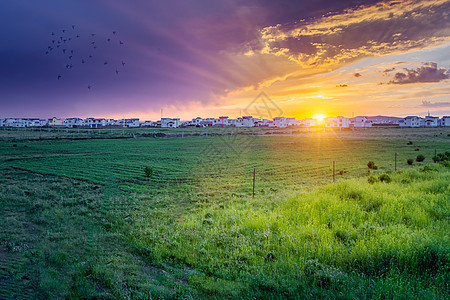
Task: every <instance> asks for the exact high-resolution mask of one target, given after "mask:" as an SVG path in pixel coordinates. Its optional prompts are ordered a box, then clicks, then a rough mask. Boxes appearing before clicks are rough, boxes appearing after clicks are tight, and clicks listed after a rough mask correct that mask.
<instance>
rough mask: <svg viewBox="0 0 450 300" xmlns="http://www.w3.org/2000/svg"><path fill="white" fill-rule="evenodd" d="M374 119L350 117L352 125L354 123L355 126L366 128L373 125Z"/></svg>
mask: <svg viewBox="0 0 450 300" xmlns="http://www.w3.org/2000/svg"><path fill="white" fill-rule="evenodd" d="M372 123H373V122H372V121H369V120H368V119H367V117H363V116H358V117H355V118H351V119H350V126H352V125H353V127H355V128H366V127H372Z"/></svg>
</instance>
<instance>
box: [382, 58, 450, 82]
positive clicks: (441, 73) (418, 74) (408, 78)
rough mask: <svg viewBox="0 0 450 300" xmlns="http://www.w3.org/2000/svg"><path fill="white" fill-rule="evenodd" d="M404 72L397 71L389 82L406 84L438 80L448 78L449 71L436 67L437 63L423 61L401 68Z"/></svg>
mask: <svg viewBox="0 0 450 300" xmlns="http://www.w3.org/2000/svg"><path fill="white" fill-rule="evenodd" d="M403 70H404V71H405V72H406V73H402V72H397V73H395V75H394V79H393V80H391V81H389V84H408V83H419V82H439V81H442V80H445V79H449V78H450V72H449V71H447V70H446V69H445V68H439V69H438V68H437V63H434V62H430V63H425V64H424V65H423V66H421V67H419V68H417V69H416V70H414V69H407V68H403Z"/></svg>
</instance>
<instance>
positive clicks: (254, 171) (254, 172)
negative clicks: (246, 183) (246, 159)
mask: <svg viewBox="0 0 450 300" xmlns="http://www.w3.org/2000/svg"><path fill="white" fill-rule="evenodd" d="M255 178H256V168H253V195H252V198H255Z"/></svg>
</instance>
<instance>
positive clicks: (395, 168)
mask: <svg viewBox="0 0 450 300" xmlns="http://www.w3.org/2000/svg"><path fill="white" fill-rule="evenodd" d="M394 171H397V152H395V163H394Z"/></svg>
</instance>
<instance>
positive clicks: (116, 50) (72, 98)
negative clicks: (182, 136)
mask: <svg viewBox="0 0 450 300" xmlns="http://www.w3.org/2000/svg"><path fill="white" fill-rule="evenodd" d="M438 2H439V1H438ZM440 2H442V1H440ZM444 2H445V1H444ZM376 3H377V1H330V0H329V1H324V0H313V1H309V0H308V1H287V0H281V1H269V0H260V1H257V0H226V1H225V0H218V1H208V0H191V1H189V0H168V1H150V0H146V1H144V0H128V1H123V0H102V1H95V0H93V1H80V0H72V1H70V0H68V1H62V0H42V1H34V0H23V1H6V0H0V28H1V29H0V32H1V36H2V40H1V43H0V105H1V109H0V117H52V116H58V117H70V116H80V117H89V116H103V117H107V116H115V117H117V116H122V115H123V116H137V117H141V118H145V117H149V118H150V117H151V118H152V119H154V118H156V116H158V115H159V112H160V109H161V108H164V109H165V110H166V111H168V112H170V113H172V114H173V116H175V115H178V116H179V115H182V116H185V115H191V114H199V113H201V112H202V109H201V107H211V106H215V107H219V108H220V107H222V106H223V107H224V108H223V110H224V111H225V113H226V112H227V111H226V106H227V105H230V103H229V102H227V101H228V100H227V101H226V103H224V102H223V101H224V99H228V98H227V97H228V96H229V95H230V94H232V95H235V94H236V93H238V92H236V91H239V90H240V89H245V88H247V87H249V86H252V87H253V88H254V89H258V88H255V87H256V86H260V85H262V86H267V85H264V84H263V82H265V81H266V80H272V79H273V78H278V77H283V76H287V75H288V74H292V65H293V64H294V62H295V63H298V64H297V65H296V66H294V68H298V69H301V70H304V69H306V68H305V66H304V65H302V64H303V63H304V62H303V61H296V59H297V57H306V56H307V55H309V56H314V59H315V60H316V62H318V63H323V61H327V59H328V58H330V57H334V58H335V57H336V56H337V52H336V51H337V50H333V51H334V52H333V51H331V50H327V51H328V52H327V53H326V54H325V57H320V56H318V55H316V54H318V53H319V50H318V46H317V45H318V43H325V42H327V43H329V44H333V43H334V44H336V43H337V41H334V40H333V38H331V39H327V37H324V36H320V34H319V33H317V34H313V35H310V36H303V37H302V38H301V39H298V37H297V36H292V37H290V38H288V39H285V38H281V39H280V32H283V34H285V33H288V32H290V31H291V29H292V28H294V29H295V28H297V26H299V25H298V24H299V22H310V23H311V24H312V23H313V22H315V21H316V20H321V19H323V18H324V15H327V14H328V13H330V12H331V13H333V15H339V14H345V13H346V11H347V9H351V8H353V9H356V8H357V7H362V6H361V5H365V6H363V7H371V6H373V5H375V4H376ZM441 4H442V3H441ZM443 7H447V8H448V6H443ZM301 20H305V21H301ZM442 22H443V21H442V20H441V21H436V24H435V26H431V25H429V26H428V28H427V30H428V31H423V32H422V33H423V35H424V36H426V35H430V34H431V35H434V34H436V36H438V37H442V36H444V37H447V36H448V30H447V29H448V20H447V21H444V23H442ZM404 23H405V24H399V23H398V20H397V25H394V24H391V23H383V22H378V23H376V24H370V23H367V24H357V25H355V26H353V27H350V26H349V27H348V31H349V32H350V34H348V35H346V36H345V39H344V40H342V41H341V40H339V42H340V43H343V44H344V46H349V47H350V48H352V49H353V48H356V47H361V45H363V44H366V43H367V40H366V39H364V38H361V35H365V34H367V30H368V28H370V26H376V27H375V28H377V29H378V30H380V32H379V34H378V35H377V36H376V37H375V38H374V39H379V40H383V39H385V37H383V34H385V33H386V31H388V29H387V28H389V26H400V27H402V26H405V27H406V26H407V27H408V28H409V27H410V26H409V24H406V23H408V22H407V21H405V22H404ZM277 24H280V25H279V26H280V27H277V29H276V30H275V29H271V28H273V26H276V25H277ZM72 25H74V28H72ZM442 26H444V29H445V30H447V31H446V32H444V33H442V32H441V33H437V29H436V28H438V27H439V28H441V27H442ZM425 27H427V25H425ZM63 30H64V31H65V32H63ZM410 30H411V31H414V30H415V29H414V28H411V29H410ZM113 32H115V34H113ZM264 32H265V33H268V34H269V35H270V36H271V37H273V39H271V40H270V42H268V43H267V42H266V40H264V38H266V37H267V35H266V36H264V34H263V33H264ZM52 33H54V35H52ZM389 33H390V32H389ZM92 34H95V36H93V35H92ZM404 34H408V35H412V33H407V32H405V33H404ZM77 35H78V36H79V37H77ZM69 38H70V40H69ZM420 38H421V36H420V35H417V36H415V37H414V38H411V40H414V39H415V40H420ZM108 39H110V40H109V41H108ZM64 40H65V41H64ZM386 41H387V42H389V43H393V42H394V39H389V40H386ZM58 42H59V44H58ZM120 42H123V44H121V43H120ZM264 45H266V46H268V47H269V48H267V47H266V48H264V47H263V46H264ZM49 46H50V47H51V49H50V48H48V47H49ZM57 46H59V47H57ZM94 47H96V48H95V49H94ZM414 47H416V48H417V46H414ZM414 47H413V48H414ZM419 48H420V47H419ZM64 49H65V50H64ZM267 49H268V50H267ZM279 49H289V51H290V52H289V53H291V54H292V55H291V56H289V55H285V56H283V55H282V54H280V53H281V52H278V51H279ZM327 49H328V48H327ZM358 49H360V48H358ZM47 51H48V52H49V53H48V54H46V52H47ZM71 51H73V53H72V52H71ZM246 51H250V52H251V53H258V55H259V54H260V55H262V57H263V59H261V58H258V60H257V61H256V62H254V61H250V60H245V61H244V60H241V56H242V54H243V53H244V52H246ZM264 51H266V52H264ZM339 51H341V50H339ZM380 51H381V50H380ZM403 51H407V49H403ZM63 52H65V53H63ZM392 52H395V51H392ZM320 53H322V52H320ZM90 55H91V56H92V57H89V56H90ZM302 55H303V56H302ZM371 55H374V53H372V54H371V53H369V54H367V55H366V56H371ZM69 56H71V57H69ZM250 56H252V57H251V58H250V59H257V58H256V57H255V56H254V55H250ZM268 56H270V57H268ZM294 56H295V59H294V58H293V57H294ZM242 57H243V56H242ZM276 59H283V61H280V62H276V61H275V60H276ZM358 59H359V56H358ZM355 60H356V59H355ZM83 62H84V63H83ZM122 62H124V63H125V64H124V65H123V64H122ZM345 63H347V61H344V60H343V61H342V62H339V63H338V64H337V65H336V66H334V67H332V68H330V71H333V70H335V69H337V68H339V67H341V65H342V64H345ZM437 63H438V64H439V62H437ZM272 64H276V67H274V66H273V65H272ZM339 64H340V65H339ZM283 66H286V67H283ZM438 67H441V65H438ZM444 67H445V66H444ZM418 68H420V67H418ZM418 70H419V69H418ZM310 73H311V72H310ZM310 73H308V76H309V75H310ZM312 73H314V72H312ZM317 73H323V70H319V71H318V72H317ZM302 76H303V75H302ZM398 76H400V75H398ZM442 76H444V77H445V76H446V75H445V73H444V75H442ZM58 77H60V78H59V79H58ZM393 80H395V78H394V79H393ZM403 80H404V81H405V79H403ZM442 80H445V78H443V79H442ZM393 82H394V81H393ZM405 82H406V81H405ZM294 85H295V84H294ZM269 86H270V84H269ZM254 94H255V95H256V92H254ZM275 94H276V93H275V92H274V95H275ZM249 97H251V96H249ZM231 98H233V97H231ZM240 101H243V104H242V105H241V106H243V107H245V103H247V102H245V101H248V100H247V98H246V96H243V97H242V100H239V99H237V98H234V102H233V101H231V102H232V103H233V105H234V106H239V103H240ZM192 117H195V115H192Z"/></svg>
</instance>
